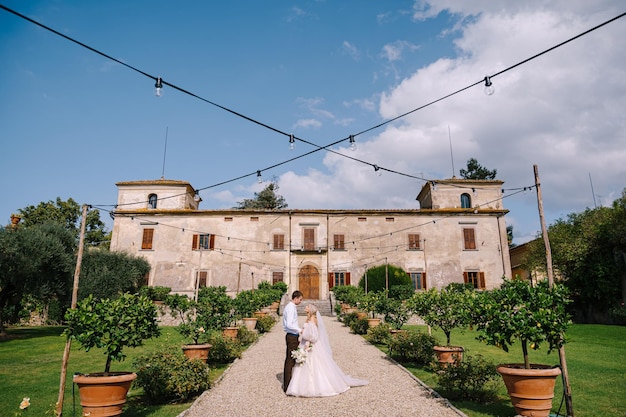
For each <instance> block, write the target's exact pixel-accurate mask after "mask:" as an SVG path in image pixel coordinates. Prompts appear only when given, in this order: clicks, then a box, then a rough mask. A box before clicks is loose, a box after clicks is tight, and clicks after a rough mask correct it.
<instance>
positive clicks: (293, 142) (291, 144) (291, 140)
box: [289, 135, 296, 151]
mask: <svg viewBox="0 0 626 417" xmlns="http://www.w3.org/2000/svg"><path fill="white" fill-rule="evenodd" d="M295 147H296V139H295V138H294V137H293V135H289V150H290V151H293V150H294V148H295Z"/></svg>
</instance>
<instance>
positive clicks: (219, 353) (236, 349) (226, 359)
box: [207, 332, 243, 364]
mask: <svg viewBox="0 0 626 417" xmlns="http://www.w3.org/2000/svg"><path fill="white" fill-rule="evenodd" d="M207 342H208V343H210V344H211V345H212V346H211V349H209V359H208V362H209V363H222V364H224V363H231V362H232V361H234V360H235V359H238V358H241V352H242V351H243V347H242V346H241V342H239V340H232V339H229V338H225V337H224V336H222V334H221V333H220V332H211V334H210V335H209V337H208V339H207Z"/></svg>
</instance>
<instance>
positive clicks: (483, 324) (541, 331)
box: [473, 279, 570, 416]
mask: <svg viewBox="0 0 626 417" xmlns="http://www.w3.org/2000/svg"><path fill="white" fill-rule="evenodd" d="M475 301H476V302H475V308H474V317H473V322H474V324H475V325H476V328H477V329H478V330H479V332H480V335H479V336H478V339H479V340H482V341H484V342H486V343H487V344H489V345H494V346H498V347H500V348H502V349H503V350H504V351H505V352H508V351H509V347H510V346H511V345H512V344H513V343H514V342H515V341H516V340H517V341H519V342H520V345H521V348H522V356H523V363H512V364H501V365H499V366H498V367H497V371H498V373H500V375H502V378H503V380H504V383H505V385H506V387H507V390H508V392H509V396H510V397H511V402H512V404H513V406H514V407H515V411H516V412H517V414H520V415H523V416H530V415H533V416H548V415H549V413H550V409H551V406H552V398H553V397H554V384H555V379H556V377H557V376H558V375H560V374H561V369H560V368H559V367H558V366H550V365H540V364H532V363H530V360H529V357H528V349H529V348H530V349H534V350H536V349H539V347H540V346H541V345H542V344H544V343H545V344H547V345H548V353H550V352H551V351H552V350H553V349H556V348H559V347H561V346H563V344H564V343H565V339H564V337H563V336H564V333H565V331H566V330H567V327H568V326H569V324H570V316H569V314H568V313H567V311H566V306H567V304H568V303H570V299H569V298H568V292H567V288H566V287H565V286H564V285H562V284H558V283H557V284H554V285H553V286H552V287H550V286H549V285H548V282H547V281H545V280H544V281H540V282H538V283H537V285H536V286H534V287H533V286H532V285H531V283H530V282H529V281H525V280H518V279H514V280H505V281H504V283H503V284H502V286H501V287H500V288H499V289H494V290H491V291H486V292H484V293H479V294H477V296H476V298H475Z"/></svg>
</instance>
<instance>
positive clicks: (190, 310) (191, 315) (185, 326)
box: [165, 294, 211, 362]
mask: <svg viewBox="0 0 626 417" xmlns="http://www.w3.org/2000/svg"><path fill="white" fill-rule="evenodd" d="M165 305H166V306H167V307H169V309H170V314H171V315H172V316H173V317H176V318H177V319H178V320H180V324H179V325H178V326H177V327H176V330H177V331H178V333H180V334H181V335H182V336H183V337H185V338H187V339H189V340H190V342H191V343H188V344H185V345H183V346H182V349H183V353H184V354H185V356H187V357H188V358H189V359H199V360H201V361H204V362H206V361H207V359H208V357H209V350H210V349H211V345H210V344H209V343H205V342H206V339H207V337H208V333H207V331H208V330H209V329H207V328H206V327H205V325H204V324H203V320H202V319H203V317H202V316H201V315H200V314H199V312H198V310H199V308H198V307H199V303H197V302H196V301H193V300H191V299H189V297H187V296H186V295H180V294H170V295H168V296H167V297H166V298H165Z"/></svg>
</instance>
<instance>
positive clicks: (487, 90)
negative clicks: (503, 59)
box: [484, 76, 496, 96]
mask: <svg viewBox="0 0 626 417" xmlns="http://www.w3.org/2000/svg"><path fill="white" fill-rule="evenodd" d="M484 91H485V94H487V95H488V96H492V95H493V93H495V92H496V88H495V87H494V86H493V83H492V82H491V77H489V76H487V77H485V90H484Z"/></svg>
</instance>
